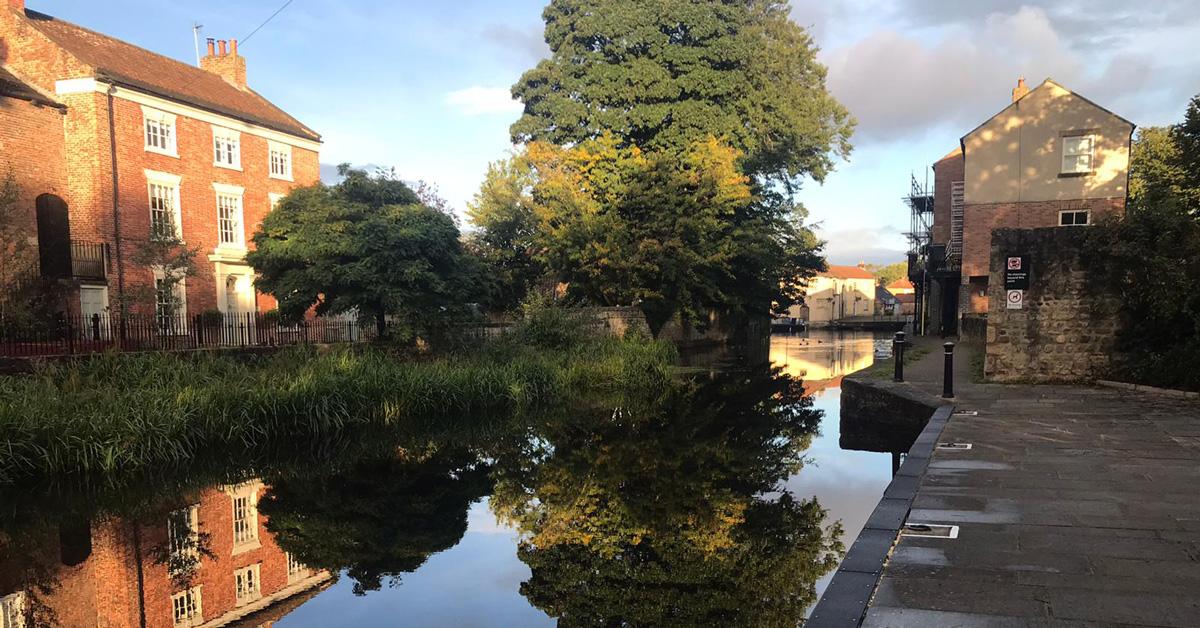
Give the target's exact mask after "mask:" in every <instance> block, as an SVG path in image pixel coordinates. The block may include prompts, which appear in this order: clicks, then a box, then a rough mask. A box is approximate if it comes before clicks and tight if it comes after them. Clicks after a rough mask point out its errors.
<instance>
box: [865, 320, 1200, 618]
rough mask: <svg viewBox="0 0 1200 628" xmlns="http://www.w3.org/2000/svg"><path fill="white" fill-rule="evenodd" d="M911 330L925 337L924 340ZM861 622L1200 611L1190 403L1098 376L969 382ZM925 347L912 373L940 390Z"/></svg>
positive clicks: (1198, 510) (1194, 410)
mask: <svg viewBox="0 0 1200 628" xmlns="http://www.w3.org/2000/svg"><path fill="white" fill-rule="evenodd" d="M919 342H928V341H926V340H924V339H921V340H919ZM969 353H970V350H969V349H968V348H966V347H960V349H959V355H958V356H956V357H957V358H958V359H957V360H956V363H957V366H958V367H959V368H958V369H957V371H958V374H957V377H956V379H957V380H958V381H957V384H958V385H957V387H956V392H957V393H958V398H957V399H956V401H955V403H956V406H957V410H975V411H978V412H979V416H962V415H956V416H954V417H953V418H951V420H950V422H949V423H948V424H947V426H946V428H945V430H944V431H943V432H942V436H941V440H940V441H939V442H941V443H970V444H971V445H972V448H971V449H970V450H967V451H949V450H940V449H939V450H937V451H935V452H934V454H933V456H932V457H931V460H930V464H929V468H928V472H927V474H926V476H925V478H924V480H923V482H922V484H921V486H920V489H919V491H918V493H917V497H916V500H915V501H914V502H913V509H912V511H911V512H910V514H909V518H908V521H909V522H910V523H911V522H915V521H920V522H925V523H947V524H953V525H957V526H960V531H959V537H958V538H957V539H953V540H951V539H929V538H912V537H902V538H901V539H900V541H899V543H898V544H897V545H896V547H895V549H894V551H893V553H892V556H891V558H890V559H889V562H888V564H887V566H886V567H885V569H884V572H883V577H882V579H881V581H880V583H879V587H878V589H877V590H876V594H875V597H874V598H873V600H872V601H871V606H870V608H869V610H868V613H867V616H866V620H865V622H864V624H863V625H864V626H872V627H875V626H888V627H902V626H1030V625H1032V626H1058V625H1063V626H1076V625H1078V626H1084V625H1087V626H1092V625H1106V626H1109V625H1111V626H1125V625H1130V626H1133V625H1136V626H1187V627H1196V626H1200V404H1197V403H1196V402H1195V401H1184V400H1176V399H1172V398H1165V397H1158V396H1150V395H1147V394H1143V393H1131V392H1127V391H1117V390H1109V389H1101V388H1087V387H1071V386H1003V385H994V384H980V383H974V382H971V381H970V380H971V378H970V376H969V370H970V368H969V364H970V359H969ZM941 361H942V355H941V352H940V350H937V351H933V352H931V353H930V354H928V355H926V356H925V357H923V358H922V359H920V360H919V361H918V362H916V363H914V364H912V365H910V366H909V367H908V369H907V371H908V373H907V379H908V380H909V381H910V382H912V383H913V384H914V385H915V386H917V387H919V388H922V389H925V390H926V391H927V392H930V393H933V394H939V395H940V393H941V385H942V371H941V364H942V362H941Z"/></svg>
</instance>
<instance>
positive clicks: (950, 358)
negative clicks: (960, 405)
mask: <svg viewBox="0 0 1200 628" xmlns="http://www.w3.org/2000/svg"><path fill="white" fill-rule="evenodd" d="M942 346H943V347H945V349H946V370H945V372H944V373H943V375H942V377H943V384H942V398H943V399H953V398H954V343H953V342H947V343H946V344H944V345H942Z"/></svg>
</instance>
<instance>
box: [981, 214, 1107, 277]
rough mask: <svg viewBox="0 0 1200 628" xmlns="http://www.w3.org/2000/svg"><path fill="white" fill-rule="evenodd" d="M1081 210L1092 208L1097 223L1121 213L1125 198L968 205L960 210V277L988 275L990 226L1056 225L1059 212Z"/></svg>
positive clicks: (1009, 227)
mask: <svg viewBox="0 0 1200 628" xmlns="http://www.w3.org/2000/svg"><path fill="white" fill-rule="evenodd" d="M1083 209H1086V210H1089V211H1091V213H1092V215H1091V220H1092V222H1097V221H1098V220H1100V218H1102V217H1104V216H1109V215H1112V214H1120V213H1123V212H1124V211H1125V199H1124V198H1123V197H1122V198H1092V199H1080V200H1067V201H1038V202H1023V203H985V204H969V205H967V206H966V207H965V208H964V209H963V263H962V276H963V279H964V281H965V280H966V279H967V278H969V277H982V276H987V275H989V274H990V269H989V268H988V260H989V259H990V258H991V255H992V230H993V229H1037V228H1040V227H1057V226H1058V213H1059V212H1060V211H1067V210H1083ZM993 268H994V267H993Z"/></svg>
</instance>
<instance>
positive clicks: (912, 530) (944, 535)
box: [900, 522, 958, 539]
mask: <svg viewBox="0 0 1200 628" xmlns="http://www.w3.org/2000/svg"><path fill="white" fill-rule="evenodd" d="M900 535H901V536H911V537H914V538H922V539H957V538H958V526H951V525H945V524H941V523H916V522H913V523H906V524H904V529H902V530H900Z"/></svg>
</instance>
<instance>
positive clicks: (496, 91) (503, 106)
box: [446, 85, 522, 116]
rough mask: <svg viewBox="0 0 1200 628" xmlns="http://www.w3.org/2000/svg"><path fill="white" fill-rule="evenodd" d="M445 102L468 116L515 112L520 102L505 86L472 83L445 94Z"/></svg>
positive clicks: (520, 106) (518, 108)
mask: <svg viewBox="0 0 1200 628" xmlns="http://www.w3.org/2000/svg"><path fill="white" fill-rule="evenodd" d="M446 104H447V105H450V106H451V107H454V108H455V109H457V110H459V112H461V113H462V114H464V115H468V116H483V115H490V114H497V113H517V112H520V111H521V109H522V105H521V103H519V102H517V101H516V100H513V97H512V93H511V92H509V90H508V88H507V87H484V86H482V85H474V86H471V87H468V88H465V89H460V90H456V91H453V92H450V93H449V94H446Z"/></svg>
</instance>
